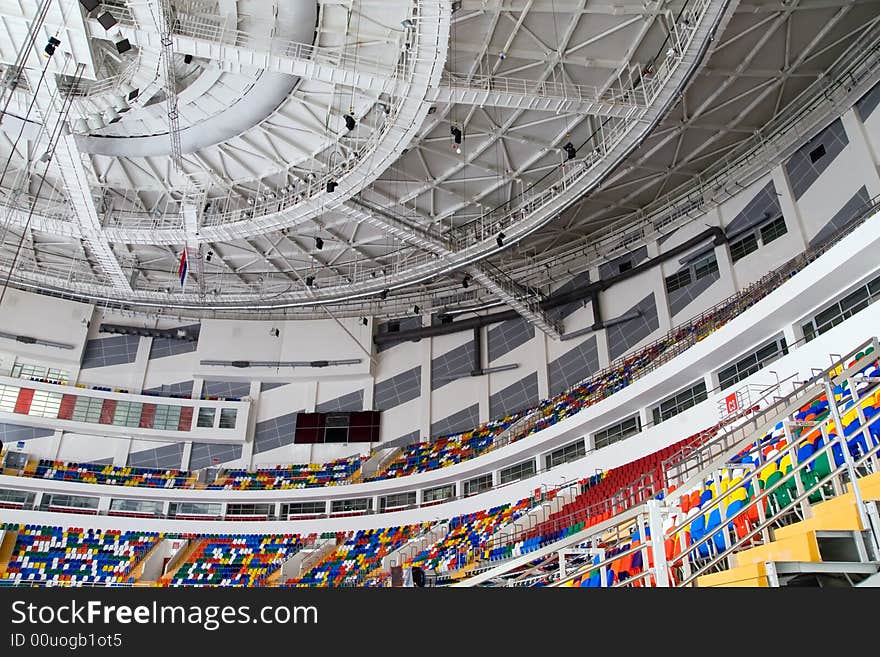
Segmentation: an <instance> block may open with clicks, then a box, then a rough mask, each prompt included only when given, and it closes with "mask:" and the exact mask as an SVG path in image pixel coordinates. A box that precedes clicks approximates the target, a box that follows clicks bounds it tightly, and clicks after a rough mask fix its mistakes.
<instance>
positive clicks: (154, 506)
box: [110, 500, 162, 517]
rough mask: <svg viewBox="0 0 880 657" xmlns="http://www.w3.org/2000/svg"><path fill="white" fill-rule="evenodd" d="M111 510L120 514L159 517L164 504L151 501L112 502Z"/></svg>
mask: <svg viewBox="0 0 880 657" xmlns="http://www.w3.org/2000/svg"><path fill="white" fill-rule="evenodd" d="M110 510H111V511H116V512H118V513H142V514H145V515H151V516H156V517H159V516H161V515H162V502H157V501H151V500H110Z"/></svg>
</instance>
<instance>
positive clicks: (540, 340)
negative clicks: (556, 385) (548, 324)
mask: <svg viewBox="0 0 880 657" xmlns="http://www.w3.org/2000/svg"><path fill="white" fill-rule="evenodd" d="M533 342H534V346H535V362H536V363H537V365H536V367H537V372H538V399H549V398H550V366H549V365H550V364H549V359H548V356H547V334H546V333H543V332H542V331H535V337H534V340H533Z"/></svg>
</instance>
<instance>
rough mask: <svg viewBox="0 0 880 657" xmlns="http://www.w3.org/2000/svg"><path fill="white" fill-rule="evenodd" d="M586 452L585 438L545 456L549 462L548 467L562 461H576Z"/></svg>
mask: <svg viewBox="0 0 880 657" xmlns="http://www.w3.org/2000/svg"><path fill="white" fill-rule="evenodd" d="M586 453H587V446H586V443H584V441H583V440H577V441H575V442H573V443H569V444H568V445H565V446H564V447H560V448H559V449H557V450H554V451H552V452H550V453H549V454H547V456H546V457H545V459H546V460H545V463H546V464H547V468H548V469H549V468H555V467H556V466H557V465H561V464H562V463H568V462H569V461H575V460H577V459H579V458H580V457H582V456H585V455H586Z"/></svg>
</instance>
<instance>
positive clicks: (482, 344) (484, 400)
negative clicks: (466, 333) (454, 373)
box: [474, 326, 542, 422]
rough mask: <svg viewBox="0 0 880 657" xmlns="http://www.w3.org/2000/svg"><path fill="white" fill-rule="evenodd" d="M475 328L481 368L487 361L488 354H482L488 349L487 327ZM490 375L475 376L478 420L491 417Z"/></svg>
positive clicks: (481, 420) (485, 420)
mask: <svg viewBox="0 0 880 657" xmlns="http://www.w3.org/2000/svg"><path fill="white" fill-rule="evenodd" d="M475 330H476V331H479V338H480V339H479V340H476V344H475V347H476V348H477V349H479V352H478V353H477V355H476V360H477V362H478V363H479V364H480V368H482V367H483V366H484V364H486V363H488V362H489V356H488V354H486V355H485V356H484V355H483V352H484V351H487V350H488V346H487V345H488V339H489V336H488V330H489V329H488V327H486V326H480V327H479V328H477V329H475ZM535 333H542V332H541V331H535ZM474 337H475V338H476V337H477V336H476V335H475V336H474ZM490 376H491V375H489V374H484V375H483V376H478V377H477V385H478V386H479V391H480V392H479V395H480V396H479V411H478V415H479V420H480V422H488V421H489V420H490V419H492V418H491V417H490V416H489V377H490Z"/></svg>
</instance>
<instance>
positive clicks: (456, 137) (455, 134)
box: [449, 125, 461, 144]
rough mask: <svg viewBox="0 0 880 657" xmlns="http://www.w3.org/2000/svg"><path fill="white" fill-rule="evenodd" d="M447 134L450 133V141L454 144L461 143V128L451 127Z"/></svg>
mask: <svg viewBox="0 0 880 657" xmlns="http://www.w3.org/2000/svg"><path fill="white" fill-rule="evenodd" d="M449 132H450V133H452V139H453V141H454V142H455V143H456V144H460V143H461V128H459V127H458V126H455V125H454V126H452V127H451V128H449Z"/></svg>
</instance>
